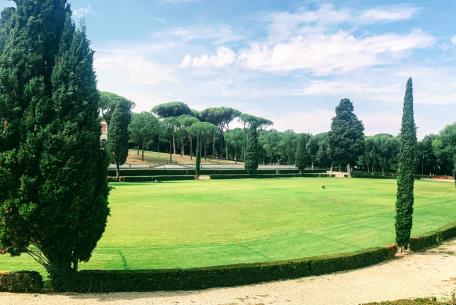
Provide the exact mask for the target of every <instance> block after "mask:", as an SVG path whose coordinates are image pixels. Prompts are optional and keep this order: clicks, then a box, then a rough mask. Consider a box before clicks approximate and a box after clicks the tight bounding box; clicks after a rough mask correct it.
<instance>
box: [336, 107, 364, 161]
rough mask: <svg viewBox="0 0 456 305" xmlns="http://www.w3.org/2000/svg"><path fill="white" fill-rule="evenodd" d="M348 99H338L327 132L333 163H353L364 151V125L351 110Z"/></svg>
mask: <svg viewBox="0 0 456 305" xmlns="http://www.w3.org/2000/svg"><path fill="white" fill-rule="evenodd" d="M353 110H354V109H353V104H352V102H350V100H349V99H343V100H341V101H340V104H339V106H337V107H336V116H335V117H334V118H333V120H332V124H331V131H330V132H329V148H330V156H331V159H332V161H333V162H334V165H343V166H345V165H351V166H352V165H354V164H355V163H356V162H357V161H358V158H359V157H360V156H361V154H362V153H363V151H364V126H363V123H362V122H361V121H360V120H359V119H358V118H357V116H356V115H355V113H354V112H353Z"/></svg>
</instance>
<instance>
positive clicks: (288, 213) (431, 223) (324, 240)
mask: <svg viewBox="0 0 456 305" xmlns="http://www.w3.org/2000/svg"><path fill="white" fill-rule="evenodd" d="M395 183H396V182H395V180H370V179H334V178H333V179H329V178H315V179H314V178H289V179H277V180H275V179H257V180H254V179H249V180H213V181H199V182H195V181H181V182H166V183H160V184H154V183H129V184H124V183H118V184H112V186H113V187H114V188H113V190H112V192H111V197H110V202H111V209H112V210H111V215H112V216H111V217H110V219H109V224H108V228H107V231H106V233H105V235H104V237H103V239H102V240H101V241H100V242H99V246H98V248H97V249H96V251H95V253H94V255H93V258H92V260H91V262H90V263H88V264H82V266H81V267H82V268H83V269H152V268H175V267H180V268H188V267H198V266H212V265H224V264H235V263H248V262H259V261H273V260H286V259H293V258H302V257H306V256H316V255H321V254H329V253H339V252H350V251H356V250H360V249H364V248H370V247H375V246H383V245H385V244H388V243H392V242H394V213H395V212H394V211H395V207H394V203H395V187H396V184H395ZM323 185H325V186H326V189H325V190H324V189H322V186H323ZM452 222H456V189H455V187H454V184H452V183H444V182H424V181H417V183H416V205H415V221H414V227H413V234H414V235H419V234H423V233H425V232H428V231H431V230H433V229H437V228H438V227H440V226H443V225H446V224H449V223H452ZM21 269H29V270H31V269H34V270H41V269H40V268H39V267H38V266H37V264H35V263H33V261H32V260H31V259H30V258H28V257H27V256H24V257H20V258H14V259H12V258H9V257H6V256H2V257H0V270H2V271H11V270H21Z"/></svg>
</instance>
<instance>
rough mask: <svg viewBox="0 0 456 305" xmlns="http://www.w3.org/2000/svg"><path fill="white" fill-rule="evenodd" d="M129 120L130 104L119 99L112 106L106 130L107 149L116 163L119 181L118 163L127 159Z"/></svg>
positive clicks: (122, 162) (120, 163)
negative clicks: (112, 109) (113, 106)
mask: <svg viewBox="0 0 456 305" xmlns="http://www.w3.org/2000/svg"><path fill="white" fill-rule="evenodd" d="M130 121H131V109H130V104H129V103H127V102H124V101H119V102H118V103H117V105H116V107H115V108H114V112H113V114H112V118H111V122H110V125H109V130H108V149H109V152H110V153H111V156H112V160H113V161H114V163H115V164H116V176H117V181H119V179H120V177H119V168H120V165H122V164H124V163H125V161H127V157H128V140H129V135H128V125H129V124H130Z"/></svg>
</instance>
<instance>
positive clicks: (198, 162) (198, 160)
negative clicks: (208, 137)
mask: <svg viewBox="0 0 456 305" xmlns="http://www.w3.org/2000/svg"><path fill="white" fill-rule="evenodd" d="M200 170H201V132H198V135H197V136H196V160H195V172H196V177H198V176H199V173H200Z"/></svg>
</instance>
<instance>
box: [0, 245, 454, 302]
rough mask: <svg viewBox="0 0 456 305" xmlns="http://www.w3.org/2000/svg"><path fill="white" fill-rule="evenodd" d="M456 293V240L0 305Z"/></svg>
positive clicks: (6, 298) (9, 297)
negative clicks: (182, 283)
mask: <svg viewBox="0 0 456 305" xmlns="http://www.w3.org/2000/svg"><path fill="white" fill-rule="evenodd" d="M455 290H456V240H453V241H451V242H448V243H445V244H443V245H442V246H440V247H439V248H436V249H433V250H429V251H427V252H425V253H418V254H413V255H409V256H406V257H404V258H402V259H398V260H394V261H391V262H388V263H384V264H380V265H377V266H373V267H369V268H364V269H359V270H355V271H349V272H341V273H336V274H330V275H325V276H318V277H307V278H302V279H298V280H291V281H283V282H274V283H267V284H259V285H251V286H243V287H237V288H221V289H212V290H206V291H196V292H172V293H117V294H97V295H94V294H93V295H68V294H67V295H26V294H25V295H24V294H22V295H21V294H0V304H1V305H23V304H27V305H28V304H33V305H92V304H103V305H120V304H122V305H123V304H128V305H152V304H153V305H178V304H181V305H183V304H211V305H269V304H284V305H286V304H290V305H291V304H296V305H303V304H315V305H317V304H321V305H332V304H333V305H355V304H360V303H366V302H372V301H385V300H394V299H401V298H414V297H430V296H436V297H439V298H440V297H449V296H450V295H451V293H452V292H453V291H455Z"/></svg>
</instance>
